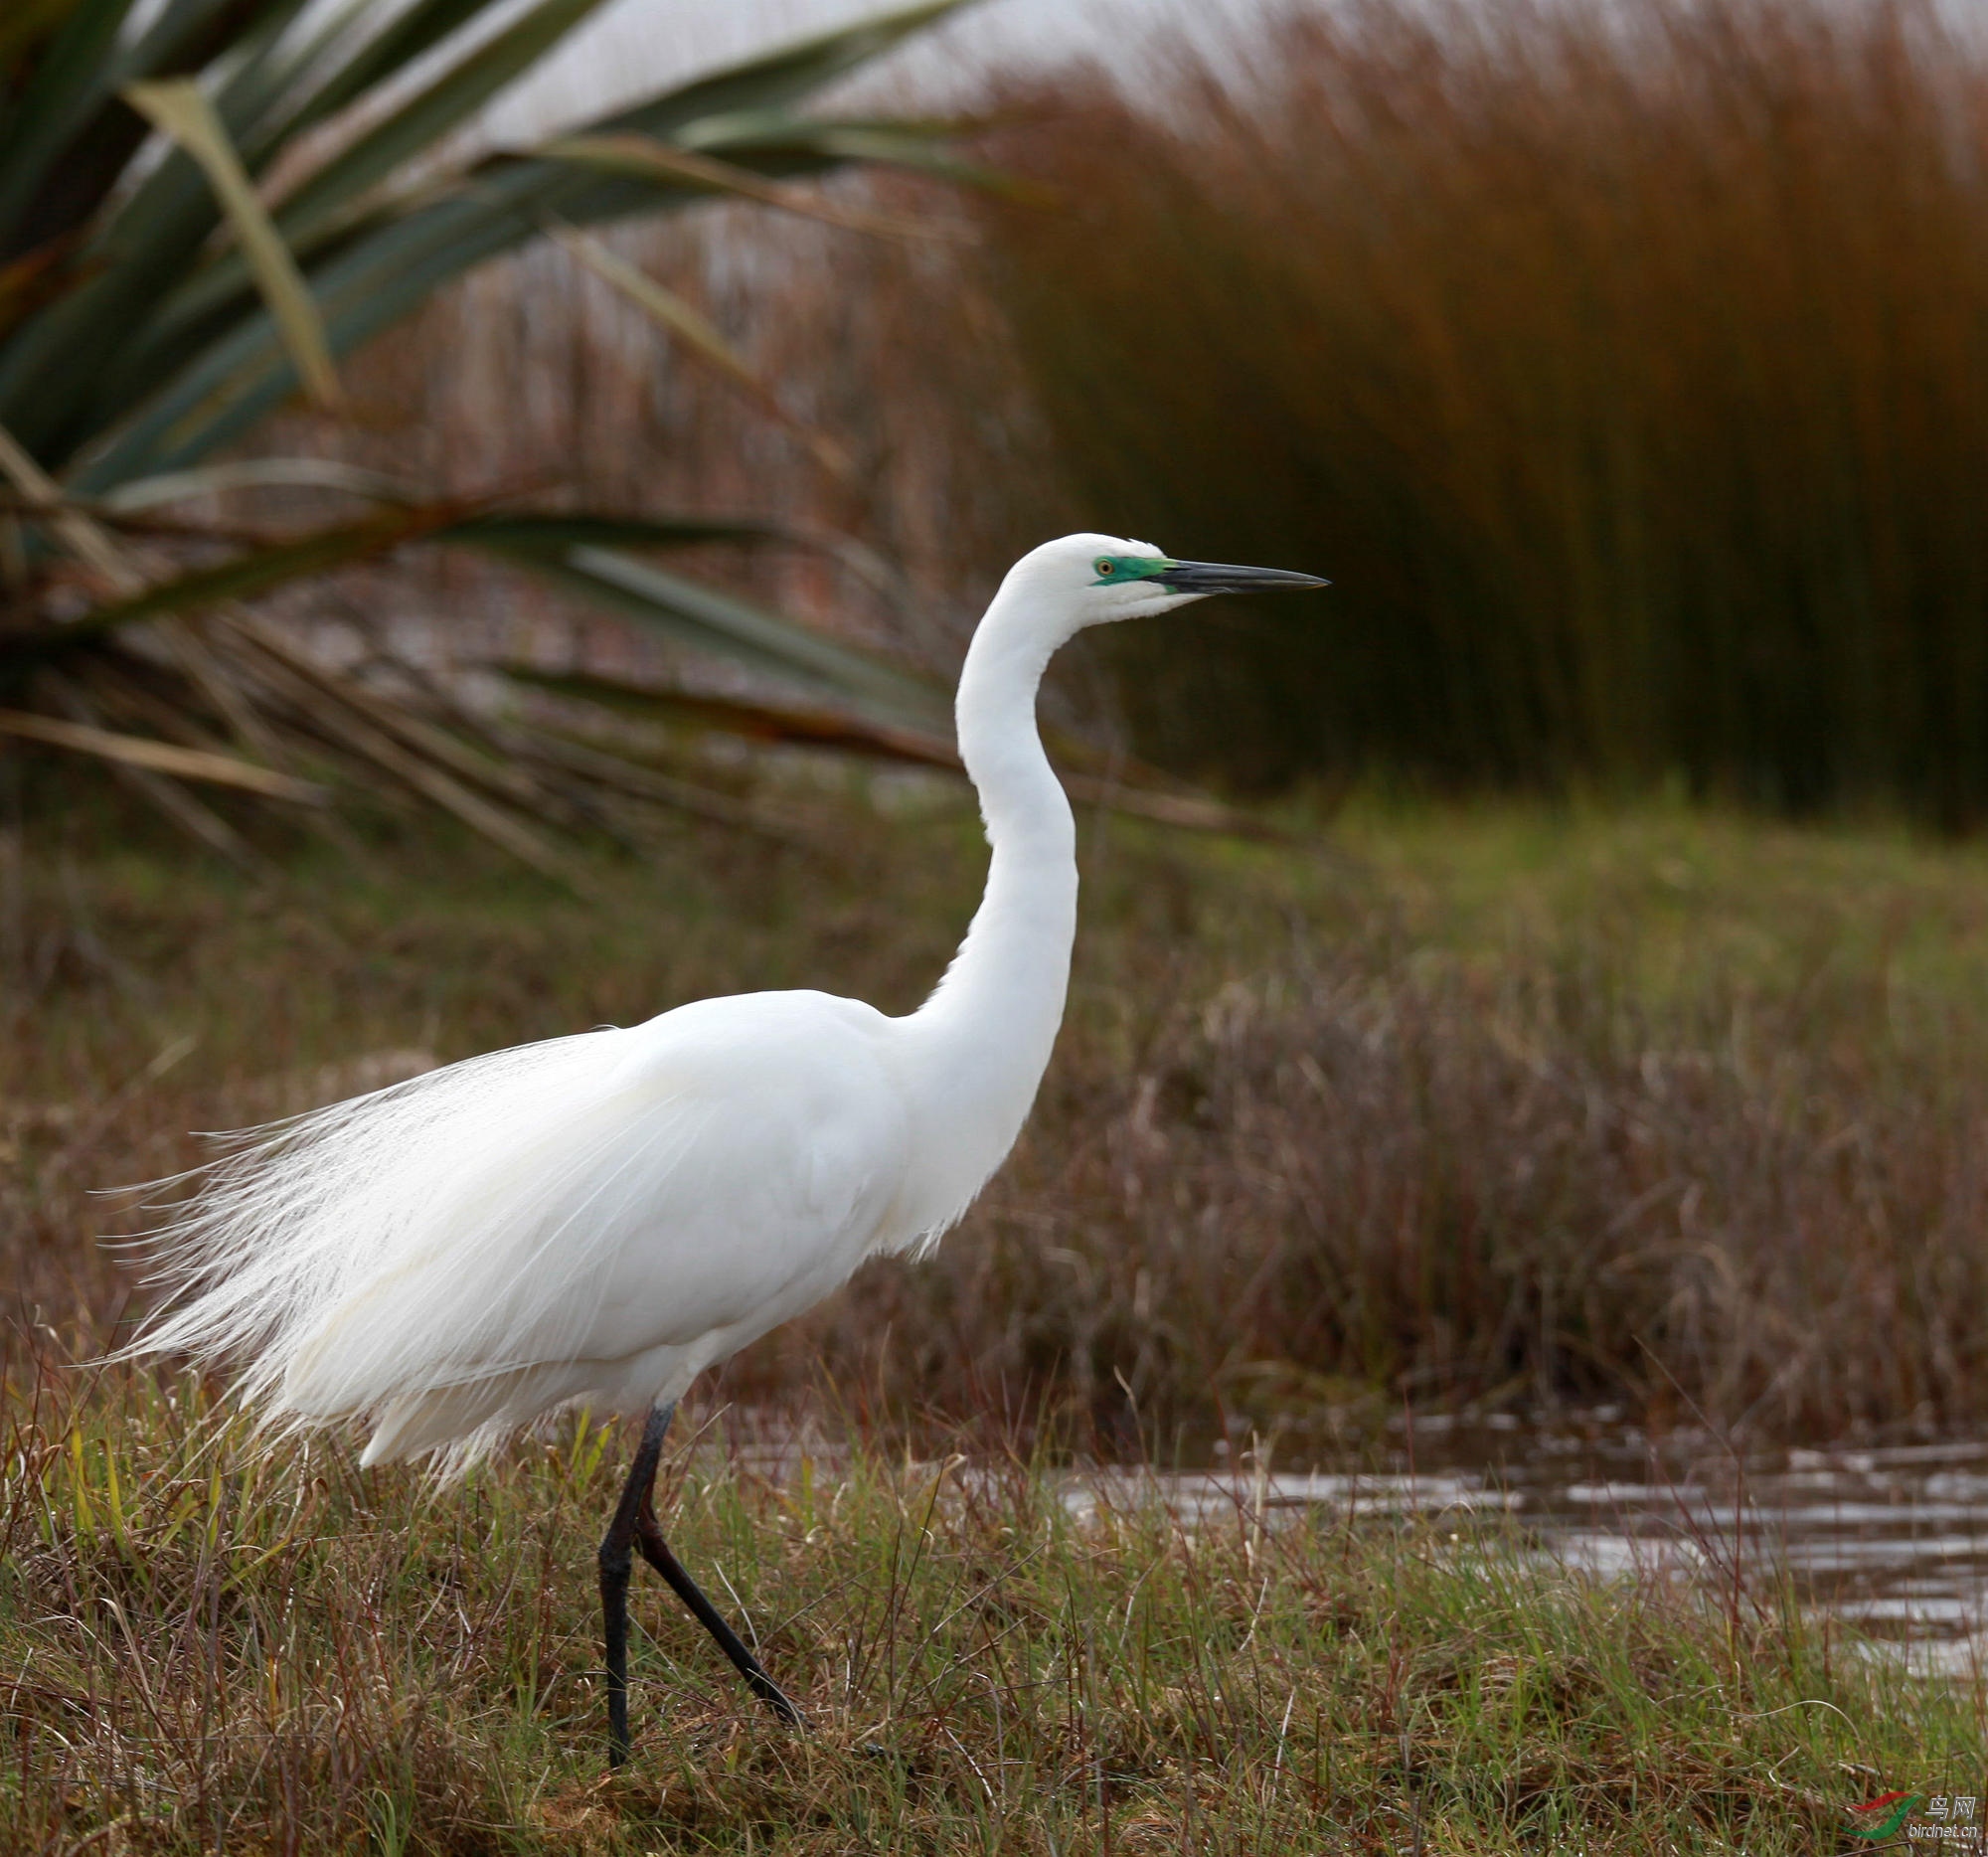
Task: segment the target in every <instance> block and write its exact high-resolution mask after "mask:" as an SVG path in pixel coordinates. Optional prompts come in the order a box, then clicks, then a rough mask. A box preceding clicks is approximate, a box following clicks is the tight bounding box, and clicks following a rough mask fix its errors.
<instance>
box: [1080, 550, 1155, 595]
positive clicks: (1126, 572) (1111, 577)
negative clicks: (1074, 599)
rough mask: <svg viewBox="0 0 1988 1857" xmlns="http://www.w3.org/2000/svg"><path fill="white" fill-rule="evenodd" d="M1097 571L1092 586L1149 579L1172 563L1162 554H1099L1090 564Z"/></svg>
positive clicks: (1107, 585) (1109, 585) (1105, 585)
mask: <svg viewBox="0 0 1988 1857" xmlns="http://www.w3.org/2000/svg"><path fill="white" fill-rule="evenodd" d="M1090 565H1091V566H1092V567H1093V568H1094V569H1095V570H1096V571H1097V579H1096V580H1094V581H1092V582H1091V586H1092V587H1111V586H1114V585H1116V583H1118V582H1119V581H1150V580H1151V579H1152V578H1153V576H1154V575H1156V574H1164V573H1166V571H1167V570H1168V569H1169V568H1171V567H1172V566H1173V565H1174V564H1173V563H1172V562H1171V561H1169V560H1167V558H1166V557H1165V556H1164V555H1099V556H1098V558H1097V559H1096V560H1095V561H1094V562H1092V563H1091V564H1090Z"/></svg>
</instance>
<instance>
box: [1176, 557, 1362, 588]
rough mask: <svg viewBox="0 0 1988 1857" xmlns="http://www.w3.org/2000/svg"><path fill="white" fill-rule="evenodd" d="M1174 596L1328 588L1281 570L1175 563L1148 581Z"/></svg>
mask: <svg viewBox="0 0 1988 1857" xmlns="http://www.w3.org/2000/svg"><path fill="white" fill-rule="evenodd" d="M1151 578H1152V579H1153V580H1155V581H1157V582H1159V584H1160V585H1161V586H1162V587H1164V588H1166V589H1168V590H1169V591H1172V592H1176V593H1267V592H1268V591H1270V590H1271V589H1272V588H1276V587H1330V586H1331V585H1332V583H1331V582H1330V581H1321V580H1320V579H1319V578H1318V576H1317V575H1315V574H1288V573H1286V572H1285V571H1284V570H1283V569H1282V568H1228V567H1224V566H1223V565H1222V563H1220V562H1219V561H1176V562H1174V563H1172V564H1171V565H1170V566H1169V567H1168V568H1167V569H1166V571H1165V572H1164V573H1162V574H1156V575H1154V576H1152V577H1151Z"/></svg>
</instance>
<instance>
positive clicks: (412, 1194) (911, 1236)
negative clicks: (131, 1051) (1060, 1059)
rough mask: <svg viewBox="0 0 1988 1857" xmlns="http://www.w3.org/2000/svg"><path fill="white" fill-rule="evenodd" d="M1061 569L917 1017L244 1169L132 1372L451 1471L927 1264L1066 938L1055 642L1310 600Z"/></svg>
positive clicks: (323, 1140)
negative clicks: (870, 1275)
mask: <svg viewBox="0 0 1988 1857" xmlns="http://www.w3.org/2000/svg"><path fill="white" fill-rule="evenodd" d="M1319 584H1320V583H1317V582H1313V581H1311V580H1310V578H1309V577H1307V576H1301V575H1279V574H1275V573H1272V572H1269V571H1265V570H1257V569H1228V568H1222V569H1217V568H1212V567H1209V566H1207V565H1205V564H1198V563H1177V562H1171V561H1169V560H1167V559H1166V558H1165V557H1163V556H1160V555H1158V553H1157V552H1156V551H1155V550H1153V549H1151V548H1150V547H1149V546H1147V545H1146V544H1143V543H1137V542H1128V541H1122V540H1119V539H1117V538H1115V537H1109V536H1099V535H1077V536H1068V537H1065V538H1064V539H1063V540H1061V541H1057V542H1052V543H1048V544H1045V545H1044V546H1043V547H1041V548H1039V549H1037V550H1035V551H1034V553H1032V554H1030V555H1028V556H1026V557H1024V558H1023V560H1022V561H1020V562H1019V563H1017V564H1016V566H1015V567H1014V569H1013V570H1011V571H1010V573H1009V575H1008V576H1007V578H1006V580H1005V581H1004V582H1003V583H1002V586H1001V589H1000V591H999V592H998V593H997V594H996V596H995V599H994V601H993V603H992V605H991V606H990V607H989V609H988V612H987V615H986V617H985V618H984V619H983V621H982V622H981V625H980V627H979V629H978V630H977V631H976V633H975V635H974V639H973V644H972V647H971V649H970V651H969V653H968V656H967V661H966V665H965V668H964V670H963V672H962V674H961V677H960V684H959V694H958V703H957V717H958V728H959V744H960V751H961V754H962V757H963V759H964V760H965V763H966V766H967V770H968V772H969V773H970V774H971V776H972V778H973V780H974V782H975V784H976V786H977V787H978V789H979V793H980V799H981V807H982V812H983V816H984V818H985V820H986V825H987V833H988V838H989V841H990V843H991V845H992V847H993V860H992V865H991V868H990V870H989V874H988V883H987V890H986V895H985V897H984V899H983V901H982V903H981V907H980V909H979V911H978V913H977V914H976V915H975V917H974V920H973V924H972V926H971V928H969V930H968V933H967V936H966V939H965V941H964V942H963V943H962V945H961V947H960V950H959V953H958V954H957V955H956V956H955V958H954V960H953V962H952V965H951V967H950V968H949V969H948V971H947V973H946V976H945V978H944V979H943V980H942V981H941V982H940V984H939V986H938V988H937V990H936V991H935V992H934V993H933V994H932V996H931V998H930V999H929V1000H927V1001H926V1002H925V1004H924V1005H923V1006H922V1007H920V1008H919V1009H918V1010H917V1011H916V1012H914V1013H911V1014H910V1015H908V1016H906V1017H904V1018H901V1019H892V1018H887V1017H885V1016H884V1015H883V1014H881V1013H879V1012H877V1011H875V1010H874V1009H873V1008H871V1007H869V1006H867V1005H863V1004H861V1003H859V1002H856V1001H853V1000H846V999H837V998H833V997H831V996H830V995H827V994H824V993H816V992H789V993H751V994H745V995H741V996H739V997H735V998H729V999H714V1000H703V1001H699V1002H697V1003H695V1004H692V1005H687V1006H681V1007H679V1008H677V1009H676V1010H675V1011H673V1012H666V1013H664V1014H663V1015H662V1016H661V1017H659V1018H656V1019H652V1020H650V1021H649V1022H648V1023H647V1024H645V1025H639V1026H635V1027H632V1028H629V1029H626V1030H603V1031H594V1032H587V1033H582V1034H580V1035H579V1036H576V1037H570V1038H560V1039H554V1040H552V1041H550V1042H548V1043H544V1044H536V1045H526V1046H521V1047H519V1048H517V1049H515V1050H511V1051H500V1052H495V1053H493V1054H491V1055H489V1056H486V1057H480V1058H472V1059H470V1060H468V1061H467V1062H465V1063H461V1064H455V1065H451V1066H449V1067H448V1068H447V1069H444V1070H440V1071H435V1072H432V1073H430V1074H428V1075H427V1076H424V1077H419V1078H416V1079H414V1081H412V1082H410V1083H404V1084H399V1085H396V1086H394V1087H393V1088H391V1089H388V1090H383V1091H380V1092H378V1093H376V1094H374V1095H372V1096H366V1097H358V1098H356V1099H354V1100H352V1101H349V1102H343V1103H339V1104H337V1105H335V1106H333V1107H331V1108H327V1109H322V1110H319V1111H317V1112H316V1113H314V1114H309V1115H304V1116H301V1117H297V1118H295V1119H293V1120H290V1121H287V1122H282V1123H278V1124H275V1125H273V1126H272V1127H270V1128H266V1129H262V1130H258V1131H254V1132H252V1133H251V1134H249V1135H248V1136H246V1137H243V1138H241V1140H240V1142H239V1144H238V1145H237V1146H236V1147H235V1148H233V1150H232V1151H231V1152H230V1153H228V1154H227V1155H226V1156H225V1157H224V1158H223V1159H222V1160H221V1161H219V1162H218V1163H217V1164H216V1165H215V1166H214V1167H213V1168H212V1169H211V1170H210V1171H209V1173H208V1175H207V1177H206V1179H205V1183H204V1185H203V1188H202V1190H201V1192H200V1194H199V1196H198V1197H197V1198H196V1199H195V1200H194V1202H193V1203H192V1205H191V1207H190V1209H189V1210H188V1211H187V1212H186V1213H185V1214H184V1216H182V1217H181V1218H179V1219H178V1220H176V1221H175V1222H174V1223H173V1224H172V1225H170V1226H169V1227H167V1228H166V1229H165V1230H164V1231H162V1232H160V1233H158V1234H156V1235H155V1237H154V1244H155V1256H156V1258H157V1260H158V1263H159V1266H160V1267H159V1275H160V1277H161V1279H162V1280H164V1281H165V1282H166V1283H168V1284H169V1285H171V1286H172V1288H174V1289H175V1290H176V1291H180V1292H183V1293H182V1299H181V1300H180V1301H179V1303H178V1306H177V1307H169V1308H168V1310H167V1311H166V1312H165V1313H164V1314H163V1315H161V1316H160V1317H159V1318H158V1319H157V1320H156V1321H155V1322H154V1323H153V1324H152V1325H151V1326H150V1327H149V1328H148V1329H147V1330H146V1331H145V1332H144V1333H143V1334H142V1335H141V1337H140V1339H139V1341H138V1343H137V1344H136V1347H135V1349H134V1351H155V1350H164V1349H171V1350H180V1351H184V1352H187V1353H189V1354H192V1355H194V1356H196V1357H198V1358H203V1359H219V1360H225V1361H228V1362H232V1363H233V1364H234V1365H235V1366H236V1367H237V1369H238V1382H237V1384H238V1388H239V1391H240V1393H241V1394H242V1395H243V1397H244V1398H246V1399H247V1400H248V1401H249V1402H251V1403H252V1404H254V1405H255V1406H257V1407H258V1408H259V1409H260V1410H261V1411H262V1413H263V1415H264V1417H265V1419H266V1420H267V1421H268V1422H269V1423H272V1424H274V1425H276V1426H278V1427H298V1426H308V1425H314V1424H321V1423H326V1422H332V1421H340V1420H348V1419H352V1418H359V1417H364V1418H367V1419H369V1420H370V1421H371V1423H372V1426H373V1433H372V1437H371V1441H370V1442H369V1443H368V1445H367V1447H366V1453H365V1459H364V1460H365V1461H366V1462H368V1463H375V1462H380V1461H384V1460H387V1459H392V1458H397V1457H407V1456H414V1455H419V1454H421V1453H438V1455H439V1458H440V1460H441V1461H442V1462H444V1463H445V1464H446V1463H452V1464H457V1465H459V1464H461V1463H464V1462H467V1461H468V1460H470V1459H471V1458H473V1457H474V1456H476V1455H478V1454H479V1453H481V1452H482V1451H484V1450H486V1449H488V1448H489V1447H491V1446H492V1445H493V1444H495V1443H497V1442H498V1441H500V1440H501V1439H502V1438H503V1437H504V1436H505V1435H507V1434H509V1433H511V1432H513V1431H515V1430H516V1429H518V1428H519V1427H521V1426H525V1425H528V1424H530V1423H532V1422H533V1421H535V1420H537V1419H539V1418H541V1417H543V1416H545V1415H546V1414H548V1413H551V1412H554V1411H557V1410H558V1409H559V1408H561V1407H563V1406H567V1405H571V1404H574V1403H576V1402H586V1403H588V1404H590V1405H591V1406H592V1407H593V1408H594V1409H595V1410H596V1411H600V1412H618V1413H634V1412H640V1411H642V1410H644V1409H646V1408H649V1407H652V1406H656V1405H665V1404H668V1403H669V1402H672V1401H674V1400H675V1399H676V1398H677V1397H678V1396H679V1395H680V1394H681V1393H682V1392H683V1391H684V1389H685V1388H686V1387H687V1386H688V1385H689V1384H690V1382H691V1381H692V1380H693V1379H694V1378H695V1377H696V1376H697V1375H698V1374H699V1373H700V1372H702V1371H703V1370H704V1369H705V1368H706V1367H708V1366H710V1365H712V1364H713V1363H714V1362H716V1361H719V1360H721V1359H723V1358H725V1357H726V1356H727V1355H729V1354H731V1353H733V1352H734V1351H736V1350H737V1349H739V1348H741V1347H743V1346H745V1344H746V1343H747V1342H749V1341H751V1340H753V1339H755V1338H756V1337H757V1336H759V1335H761V1334H764V1333H765V1332H766V1331H767V1330H768V1329H770V1328H772V1327H774V1326H776V1325H777V1324H778V1323H780V1322H783V1321H785V1320H786V1319H787V1318H788V1317H789V1316H792V1315H795V1314H797V1313H799V1312H800V1311H801V1310H803V1309H805V1308H807V1307H809V1306H810V1305H811V1304H813V1303H814V1302H816V1301H818V1300H820V1299H821V1298H822V1297H823V1296H825V1295H827V1294H828V1293H830V1292H831V1291H832V1290H833V1289H835V1288H836V1287H837V1286H838V1285H839V1284H841V1283H842V1282H843V1281H844V1280H845V1279H846V1278H847V1277H848V1276H849V1274H850V1273H851V1271H853V1270H854V1269H855V1268H856V1266H858V1265H859V1264H861V1263H862V1262H863V1260H864V1259H865V1258H866V1257H868V1256H870V1255H871V1254H872V1253H875V1252H878V1251H887V1250H902V1249H906V1248H909V1247H911V1246H915V1245H918V1244H920V1243H923V1242H930V1241H933V1240H935V1239H936V1238H937V1237H938V1235H939V1234H940V1233H941V1232H942V1231H943V1230H944V1229H945V1228H946V1227H947V1226H948V1225H949V1224H950V1223H951V1222H952V1221H953V1220H954V1219H956V1218H957V1217H958V1216H959V1214H960V1213H961V1212H963V1211H964V1210H965V1208H966V1206H967V1205H968V1204H969V1202H970V1201H971V1200H972V1198H973V1196H974V1195H975V1194H976V1193H977V1192H978V1191H979V1190H980V1187H981V1185H982V1184H983V1183H984V1182H985V1180H986V1179H987V1177H988V1175H989V1174H990V1173H991V1172H992V1171H993V1170H994V1168H995V1167H996V1166H998V1165H999V1164H1000V1162H1001V1159H1002V1158H1003V1156H1004V1155H1006V1153H1007V1152H1008V1150H1009V1148H1010V1146H1011V1145H1012V1144H1013V1142H1014V1139H1015V1136H1016V1134H1017V1133H1018V1132H1019V1130H1020V1128H1021V1125H1022V1121H1023V1119H1024V1117H1025V1116H1026V1115H1027V1113H1028V1108H1029V1104H1030V1102H1031V1100H1032V1098H1033V1097H1034V1096H1035V1093H1036V1088H1037V1085H1038V1083H1039V1082H1040V1080H1041V1077H1042V1074H1043V1070H1044V1068H1045V1066H1046V1065H1047V1063H1048V1061H1049V1055H1050V1050H1051V1046H1052V1044H1053V1043H1054V1041H1055V1037H1056V1031H1057V1026H1058V1023H1059V1021H1060V1020H1061V1018H1062V1015H1063V1006H1064V994H1065V988H1066V984H1067V981H1068V976H1069V968H1070V951H1071V941H1072V937H1073V934H1074V932H1075V928H1076V912H1077V866H1076V858H1075V831H1074V825H1073V821H1072V818H1071V812H1070V807H1069V804H1068V802H1067V801H1066V799H1065V797H1064V794H1063V789H1062V787H1061V786H1060V785H1059V783H1058V782H1057V779H1056V777H1055V774H1054V773H1053V772H1052V770H1051V768H1050V765H1049V762H1048V760H1047V759H1046V757H1045V756H1044V754H1043V750H1042V745H1041V742H1040V740H1039V738H1038V736H1037V732H1036V726H1035V718H1034V709H1035V698H1036V691H1037V687H1038V685H1039V683H1040V681H1041V678H1042V673H1043V670H1044V667H1045V666H1046V665H1047V663H1048V661H1049V658H1050V655H1051V653H1052V652H1053V651H1054V650H1055V649H1056V648H1057V646H1058V645H1060V644H1062V643H1063V642H1064V641H1065V640H1066V639H1067V638H1069V637H1070V636H1071V635H1072V634H1073V633H1074V632H1076V631H1077V630H1078V629H1079V628H1081V627H1082V626H1085V625H1088V624H1094V623H1097V622H1099V621H1102V620H1109V619H1119V618H1129V617H1132V616H1135V615H1137V614H1139V613H1143V612H1151V611H1156V610H1160V609H1162V608H1165V607H1169V606H1173V605H1178V604H1183V603H1185V602H1186V601H1188V600H1190V599H1193V598H1197V597H1199V596H1201V595H1202V594H1203V593H1206V592H1210V591H1227V590H1246V589H1249V588H1253V587H1258V586H1273V585H1319Z"/></svg>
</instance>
